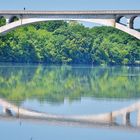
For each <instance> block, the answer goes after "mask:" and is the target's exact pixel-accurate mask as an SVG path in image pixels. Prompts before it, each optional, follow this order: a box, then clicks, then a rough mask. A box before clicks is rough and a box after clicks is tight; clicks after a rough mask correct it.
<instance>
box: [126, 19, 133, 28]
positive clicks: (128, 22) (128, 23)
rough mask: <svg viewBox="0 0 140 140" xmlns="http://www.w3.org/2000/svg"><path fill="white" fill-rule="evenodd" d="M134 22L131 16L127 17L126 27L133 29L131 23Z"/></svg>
mask: <svg viewBox="0 0 140 140" xmlns="http://www.w3.org/2000/svg"><path fill="white" fill-rule="evenodd" d="M133 24H134V23H133V21H132V20H131V18H128V19H127V27H128V28H130V29H133V26H134V25H133Z"/></svg>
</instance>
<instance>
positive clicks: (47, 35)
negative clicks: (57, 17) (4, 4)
mask: <svg viewBox="0 0 140 140" xmlns="http://www.w3.org/2000/svg"><path fill="white" fill-rule="evenodd" d="M0 25H1V26H2V25H3V21H2V20H1V21H0ZM0 61H1V62H13V63H47V64H93V65H101V64H105V65H124V64H125V65H135V64H139V63H140V41H139V40H137V39H136V38H134V37H132V36H130V35H128V34H126V33H123V32H122V31H119V30H117V29H114V28H112V27H94V28H87V27H85V26H83V25H82V24H79V23H77V22H65V21H49V22H43V23H37V24H33V25H28V26H25V27H20V28H17V29H16V30H14V31H11V32H10V33H7V34H6V35H1V36H0Z"/></svg>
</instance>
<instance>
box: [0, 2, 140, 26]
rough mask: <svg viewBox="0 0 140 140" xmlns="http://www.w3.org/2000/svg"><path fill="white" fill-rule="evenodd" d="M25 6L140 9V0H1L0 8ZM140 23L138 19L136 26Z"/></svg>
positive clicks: (30, 8)
mask: <svg viewBox="0 0 140 140" xmlns="http://www.w3.org/2000/svg"><path fill="white" fill-rule="evenodd" d="M24 7H25V8H26V10H140V0H0V10H23V9H24ZM139 23H140V19H137V21H135V24H136V26H138V24H139ZM85 25H86V26H89V27H90V26H94V25H92V24H91V23H86V24H85ZM139 25H140V24H139ZM139 27H140V26H139Z"/></svg>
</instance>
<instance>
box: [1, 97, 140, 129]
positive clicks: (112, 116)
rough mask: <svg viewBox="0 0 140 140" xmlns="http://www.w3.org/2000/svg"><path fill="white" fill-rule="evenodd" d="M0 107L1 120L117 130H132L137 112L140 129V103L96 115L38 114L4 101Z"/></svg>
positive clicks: (137, 124) (137, 126)
mask: <svg viewBox="0 0 140 140" xmlns="http://www.w3.org/2000/svg"><path fill="white" fill-rule="evenodd" d="M0 106H2V107H3V112H4V114H5V115H0V118H6V119H13V118H21V119H26V120H35V121H37V120H38V121H43V120H44V121H48V122H52V121H53V122H57V123H61V124H71V125H73V124H78V125H80V126H82V125H86V126H103V125H104V126H111V127H115V128H121V129H123V128H125V129H131V128H134V127H133V125H131V120H130V115H131V113H132V112H134V111H137V117H136V118H137V120H136V127H135V128H140V102H136V103H134V104H132V105H130V106H128V107H125V108H122V109H119V110H116V111H112V112H107V113H103V114H102V113H101V114H95V115H79V116H78V115H69V116H66V115H58V114H50V113H45V112H38V111H35V110H31V109H25V108H22V107H19V106H16V105H14V104H12V103H10V102H8V101H6V100H4V99H0ZM118 117H121V118H122V123H121V124H117V122H116V120H117V118H118Z"/></svg>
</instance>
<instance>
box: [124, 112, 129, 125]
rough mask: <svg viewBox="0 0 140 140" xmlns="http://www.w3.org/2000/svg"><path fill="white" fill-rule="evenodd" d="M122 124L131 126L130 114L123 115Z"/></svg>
mask: <svg viewBox="0 0 140 140" xmlns="http://www.w3.org/2000/svg"><path fill="white" fill-rule="evenodd" d="M122 124H123V125H130V112H126V113H124V114H123V115H122Z"/></svg>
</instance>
